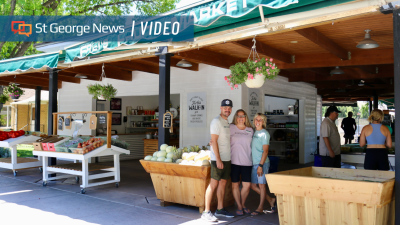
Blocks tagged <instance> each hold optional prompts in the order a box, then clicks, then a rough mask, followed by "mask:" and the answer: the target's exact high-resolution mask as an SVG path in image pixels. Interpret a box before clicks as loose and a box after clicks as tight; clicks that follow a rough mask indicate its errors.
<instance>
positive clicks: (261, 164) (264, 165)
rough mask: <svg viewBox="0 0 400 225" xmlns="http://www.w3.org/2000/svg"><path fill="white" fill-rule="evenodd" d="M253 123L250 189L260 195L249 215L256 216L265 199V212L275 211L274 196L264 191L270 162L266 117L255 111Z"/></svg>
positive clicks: (261, 209) (259, 212)
mask: <svg viewBox="0 0 400 225" xmlns="http://www.w3.org/2000/svg"><path fill="white" fill-rule="evenodd" d="M253 123H254V126H255V132H254V135H253V140H252V142H251V154H252V161H253V169H252V171H251V189H253V190H254V191H255V192H257V193H258V194H259V195H260V205H259V206H258V208H257V209H256V210H255V211H254V212H253V213H251V215H253V216H256V215H259V214H261V213H262V212H263V206H264V201H265V199H266V200H267V201H268V202H269V204H270V205H271V210H266V212H268V213H274V212H276V207H275V202H276V198H271V197H270V196H269V195H268V194H267V192H266V190H267V189H266V184H267V180H266V178H265V174H268V169H269V164H270V163H269V159H268V149H269V139H270V135H269V133H268V131H267V130H266V129H265V128H266V127H267V117H266V116H265V115H263V114H261V113H257V114H256V115H255V116H254V120H253ZM257 184H258V186H257Z"/></svg>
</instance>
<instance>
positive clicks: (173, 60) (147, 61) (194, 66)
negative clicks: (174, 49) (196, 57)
mask: <svg viewBox="0 0 400 225" xmlns="http://www.w3.org/2000/svg"><path fill="white" fill-rule="evenodd" d="M176 55H177V54H176ZM181 60H182V59H180V58H176V57H171V66H173V67H177V68H180V69H184V70H191V71H199V64H198V63H195V62H190V60H187V61H189V62H190V63H191V64H192V66H191V67H180V66H177V65H176V64H177V63H178V62H179V61H181ZM135 61H138V62H142V63H144V64H149V65H153V66H156V67H157V68H158V66H159V59H158V57H151V58H142V59H136V60H135Z"/></svg>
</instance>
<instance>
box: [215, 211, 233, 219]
mask: <svg viewBox="0 0 400 225" xmlns="http://www.w3.org/2000/svg"><path fill="white" fill-rule="evenodd" d="M214 215H216V216H225V217H228V218H233V217H235V215H233V214H231V213H229V212H227V211H225V209H220V210H218V209H217V211H215V213H214Z"/></svg>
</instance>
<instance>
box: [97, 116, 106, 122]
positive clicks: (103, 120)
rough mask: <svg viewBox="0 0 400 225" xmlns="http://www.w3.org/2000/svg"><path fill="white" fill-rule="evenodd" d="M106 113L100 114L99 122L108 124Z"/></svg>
mask: <svg viewBox="0 0 400 225" xmlns="http://www.w3.org/2000/svg"><path fill="white" fill-rule="evenodd" d="M106 121H107V120H106V115H100V116H99V124H106Z"/></svg>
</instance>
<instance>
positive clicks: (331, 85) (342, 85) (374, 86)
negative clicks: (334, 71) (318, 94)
mask: <svg viewBox="0 0 400 225" xmlns="http://www.w3.org/2000/svg"><path fill="white" fill-rule="evenodd" d="M367 84H370V83H368V82H367ZM370 85H372V87H371V86H368V85H364V86H358V84H354V85H349V84H345V83H332V82H326V83H322V84H321V83H320V84H315V87H316V88H317V89H338V88H344V89H358V88H363V89H382V88H391V87H393V85H388V84H370Z"/></svg>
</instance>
